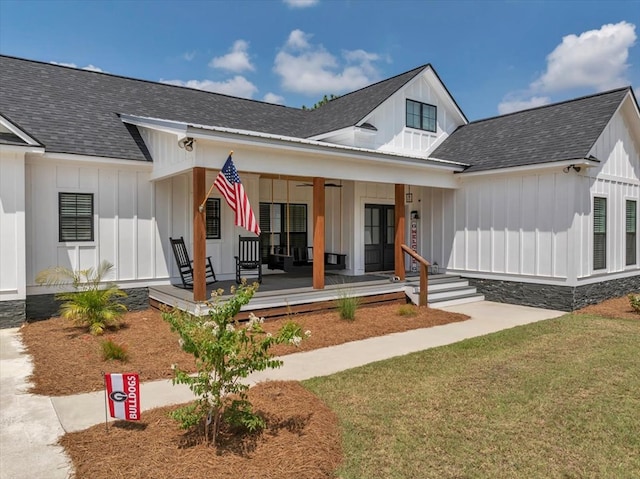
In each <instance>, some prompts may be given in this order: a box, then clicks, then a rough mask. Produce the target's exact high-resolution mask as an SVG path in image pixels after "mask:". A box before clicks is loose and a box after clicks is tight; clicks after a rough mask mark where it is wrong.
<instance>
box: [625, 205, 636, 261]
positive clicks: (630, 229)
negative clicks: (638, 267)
mask: <svg viewBox="0 0 640 479" xmlns="http://www.w3.org/2000/svg"><path fill="white" fill-rule="evenodd" d="M636 218H637V217H636V202H635V201H633V200H627V213H626V221H625V223H626V233H627V237H626V248H627V255H626V256H627V262H626V264H627V266H629V265H632V264H636V248H637V245H636V225H637V224H638V223H637V219H636Z"/></svg>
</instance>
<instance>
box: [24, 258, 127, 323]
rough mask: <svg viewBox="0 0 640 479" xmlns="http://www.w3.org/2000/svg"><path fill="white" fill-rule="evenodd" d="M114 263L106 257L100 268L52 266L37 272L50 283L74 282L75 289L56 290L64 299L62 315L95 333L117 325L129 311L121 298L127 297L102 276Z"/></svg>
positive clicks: (40, 279) (39, 278) (42, 281)
mask: <svg viewBox="0 0 640 479" xmlns="http://www.w3.org/2000/svg"><path fill="white" fill-rule="evenodd" d="M112 268H113V265H112V264H111V263H109V262H108V261H103V262H102V263H100V265H99V266H98V269H94V268H88V269H82V270H78V271H73V270H70V269H68V268H64V267H62V266H57V267H54V268H48V269H45V270H43V271H40V272H39V273H38V274H37V275H36V283H38V284H41V285H46V286H58V287H61V286H67V285H71V286H72V287H73V289H74V291H64V292H60V293H56V295H55V298H56V299H57V300H60V301H62V305H61V307H60V315H61V316H62V317H63V318H67V319H70V320H72V321H73V322H74V323H76V324H79V325H85V326H87V327H88V328H89V332H90V333H91V334H93V335H99V334H102V333H103V332H104V330H105V328H107V327H109V326H117V325H118V324H119V323H120V318H121V317H122V315H123V314H124V313H125V312H126V311H127V307H126V306H125V305H124V304H121V303H119V302H117V298H118V297H125V296H127V293H125V292H124V291H122V290H121V289H120V288H119V287H118V285H116V284H115V283H110V282H108V283H103V282H102V280H103V279H104V277H105V276H106V275H107V273H108V272H109V271H111V269H112Z"/></svg>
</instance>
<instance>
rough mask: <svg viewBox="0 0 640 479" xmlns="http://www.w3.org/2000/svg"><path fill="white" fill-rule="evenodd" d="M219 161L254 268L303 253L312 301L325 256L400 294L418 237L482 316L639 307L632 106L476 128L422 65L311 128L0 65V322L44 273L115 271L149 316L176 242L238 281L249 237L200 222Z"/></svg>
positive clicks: (587, 101) (140, 84)
mask: <svg viewBox="0 0 640 479" xmlns="http://www.w3.org/2000/svg"><path fill="white" fill-rule="evenodd" d="M230 151H233V152H234V156H233V158H234V162H235V165H236V167H237V168H238V170H239V172H240V176H241V179H242V183H243V185H244V187H245V190H246V191H247V194H248V196H249V198H250V200H251V202H252V205H253V209H254V211H255V212H256V215H257V216H258V219H259V222H260V226H261V229H262V235H261V237H262V244H263V251H264V262H265V263H266V262H267V261H268V255H269V252H270V251H273V248H274V247H280V248H286V250H287V251H290V250H291V248H294V247H295V248H303V247H307V246H313V247H314V248H313V258H314V266H313V268H314V269H313V285H314V288H317V289H321V288H323V287H324V275H323V273H324V266H323V264H324V262H323V261H322V259H323V255H324V253H325V252H331V253H336V254H341V255H345V256H344V258H345V269H344V270H343V273H344V274H346V275H360V274H363V273H365V272H371V271H389V272H392V273H393V274H396V275H398V276H400V277H404V274H405V272H406V271H408V270H409V269H411V267H412V266H411V264H410V263H409V262H405V257H404V255H403V253H402V251H401V249H400V244H402V243H405V242H407V240H406V238H409V237H410V235H412V239H413V240H414V241H415V242H416V244H415V249H416V251H417V252H418V253H419V254H420V255H421V256H423V257H424V258H426V259H427V260H429V261H430V262H432V263H438V265H439V267H440V269H441V270H442V271H446V272H452V273H456V274H460V275H462V276H464V277H465V278H468V279H469V280H470V281H472V282H473V283H474V284H475V285H476V286H477V287H478V288H479V289H480V291H481V292H483V293H484V294H485V296H486V297H487V298H488V299H492V300H498V301H505V302H515V303H519V304H528V305H536V306H545V307H549V308H557V309H562V310H567V311H570V310H573V309H576V308H579V307H582V306H584V305H586V304H589V303H591V302H596V301H599V300H601V299H604V298H607V297H612V296H616V295H622V294H625V293H627V292H630V291H637V290H640V276H639V273H640V267H639V263H638V247H639V239H638V236H637V233H636V231H637V225H638V219H637V204H638V201H639V199H640V198H639V197H640V114H639V110H638V103H637V100H636V98H635V97H634V94H633V91H632V89H631V88H621V89H616V90H612V91H608V92H604V93H599V94H596V95H591V96H587V97H583V98H578V99H575V100H571V101H565V102H562V103H557V104H554V105H548V106H543V107H539V108H534V109H531V110H526V111H522V112H517V113H512V114H509V115H503V116H498V117H495V118H489V119H486V120H480V121H474V122H469V121H468V119H467V118H466V117H465V115H464V113H463V112H462V111H461V109H460V107H459V106H458V105H457V103H456V101H455V99H454V98H453V97H452V96H451V94H450V92H449V91H448V90H447V88H446V87H445V85H444V84H443V82H442V81H441V79H440V77H439V76H438V74H437V73H436V71H435V69H434V68H433V67H432V66H431V65H429V64H427V65H424V66H420V67H418V68H415V69H413V70H411V71H408V72H406V73H402V74H400V75H397V76H395V77H393V78H389V79H387V80H384V81H381V82H378V83H376V84H373V85H370V86H368V87H365V88H362V89H360V90H358V91H355V92H352V93H349V94H346V95H344V96H342V97H339V98H338V99H335V100H332V101H330V102H329V103H327V104H325V105H323V106H322V107H320V108H318V109H317V110H311V111H309V110H300V109H295V108H289V107H284V106H279V105H272V104H268V103H262V102H258V101H254V100H247V99H241V98H234V97H230V96H226V95H221V94H216V93H209V92H204V91H200V90H193V89H188V88H184V87H178V86H173V85H167V84H161V83H154V82H149V81H142V80H136V79H131V78H125V77H120V76H115V75H110V74H105V73H99V72H92V71H85V70H78V69H73V68H68V67H64V66H59V65H53V64H47V63H40V62H36V61H31V60H25V59H20V58H14V57H9V56H0V205H1V206H2V207H1V209H0V323H1V324H2V325H3V326H5V327H6V326H11V325H15V324H17V323H19V322H20V321H22V320H24V319H25V318H31V317H34V318H35V317H39V316H42V315H45V314H50V313H51V312H52V310H51V308H52V305H53V302H52V293H53V291H52V290H50V289H47V288H46V287H44V286H38V285H37V284H36V283H35V280H34V278H35V276H36V274H37V273H38V272H39V271H40V270H42V269H44V268H48V267H51V266H56V265H59V266H65V267H68V268H72V269H81V268H88V267H93V266H96V265H97V264H98V263H99V262H100V261H101V260H108V261H110V262H112V263H113V264H114V265H115V268H114V270H113V276H112V277H111V278H110V279H112V280H114V281H115V282H117V283H118V284H119V285H120V286H121V287H122V288H124V289H126V291H127V292H128V293H129V301H130V302H131V303H130V305H133V306H135V305H136V304H137V305H138V306H144V305H145V304H147V301H148V297H147V294H148V288H149V287H150V286H153V285H163V284H169V283H171V282H175V281H176V279H177V278H178V272H177V270H176V267H175V265H174V260H173V256H172V253H171V247H170V245H169V238H170V237H179V236H183V237H184V238H185V241H186V242H187V244H188V245H189V247H190V249H191V250H192V251H193V258H194V259H195V260H196V261H195V262H194V264H196V265H198V264H200V263H202V264H204V258H205V256H211V258H212V261H213V264H214V265H215V270H216V275H217V277H218V278H219V279H220V278H222V279H225V278H226V279H230V278H233V277H234V270H235V263H234V254H237V248H238V236H239V235H246V234H248V233H247V232H246V231H245V230H243V229H242V228H239V227H236V226H235V225H234V214H233V211H231V210H230V209H229V208H228V207H227V206H226V204H225V203H224V199H221V196H220V195H219V194H218V191H217V189H213V192H212V194H211V196H210V198H209V199H207V200H206V203H205V211H206V216H205V215H204V214H200V213H199V208H198V206H199V205H200V204H201V203H202V202H203V201H205V197H206V194H207V191H208V189H209V186H210V185H211V184H212V183H213V181H214V179H215V177H216V176H217V174H218V172H219V170H220V168H221V167H222V165H223V164H224V162H225V160H226V159H227V157H228V156H229V154H230ZM332 186H335V187H332ZM409 199H411V200H412V201H411V202H409V201H407V200H409ZM205 217H206V220H205ZM201 267H202V268H204V267H203V266H196V268H201ZM199 271H201V270H200V269H196V276H197V277H200V276H199V275H200V273H199ZM203 283H204V281H202V284H200V281H199V280H198V281H196V284H195V286H194V298H195V299H196V300H200V299H204V298H203V297H202V295H203V294H204V285H203Z"/></svg>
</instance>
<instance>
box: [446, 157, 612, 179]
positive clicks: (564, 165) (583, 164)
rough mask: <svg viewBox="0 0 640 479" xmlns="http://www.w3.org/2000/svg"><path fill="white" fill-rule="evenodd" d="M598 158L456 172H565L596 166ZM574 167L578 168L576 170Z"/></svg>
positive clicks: (465, 174)
mask: <svg viewBox="0 0 640 479" xmlns="http://www.w3.org/2000/svg"><path fill="white" fill-rule="evenodd" d="M599 163H600V160H599V159H597V158H596V157H595V156H590V157H588V158H574V159H569V160H561V161H551V162H548V163H537V164H533V165H523V166H513V167H509V168H495V169H491V170H481V171H469V172H467V171H459V172H456V173H457V174H461V175H464V176H465V177H468V176H486V175H499V174H511V173H530V172H534V171H540V170H543V171H548V170H555V169H562V170H565V169H566V170H567V171H565V173H568V172H569V169H573V170H574V171H576V172H578V171H579V168H593V167H595V166H598V164H599ZM575 168H578V169H577V170H576V169H575Z"/></svg>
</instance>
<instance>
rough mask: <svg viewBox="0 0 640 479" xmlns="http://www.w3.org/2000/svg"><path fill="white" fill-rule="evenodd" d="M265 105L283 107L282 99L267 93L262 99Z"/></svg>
mask: <svg viewBox="0 0 640 479" xmlns="http://www.w3.org/2000/svg"><path fill="white" fill-rule="evenodd" d="M262 99H263V100H264V101H266V102H267V103H275V104H276V105H284V97H283V96H280V95H276V94H275V93H271V92H269V93H267V94H266V95H265V96H264V97H263V98H262Z"/></svg>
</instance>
